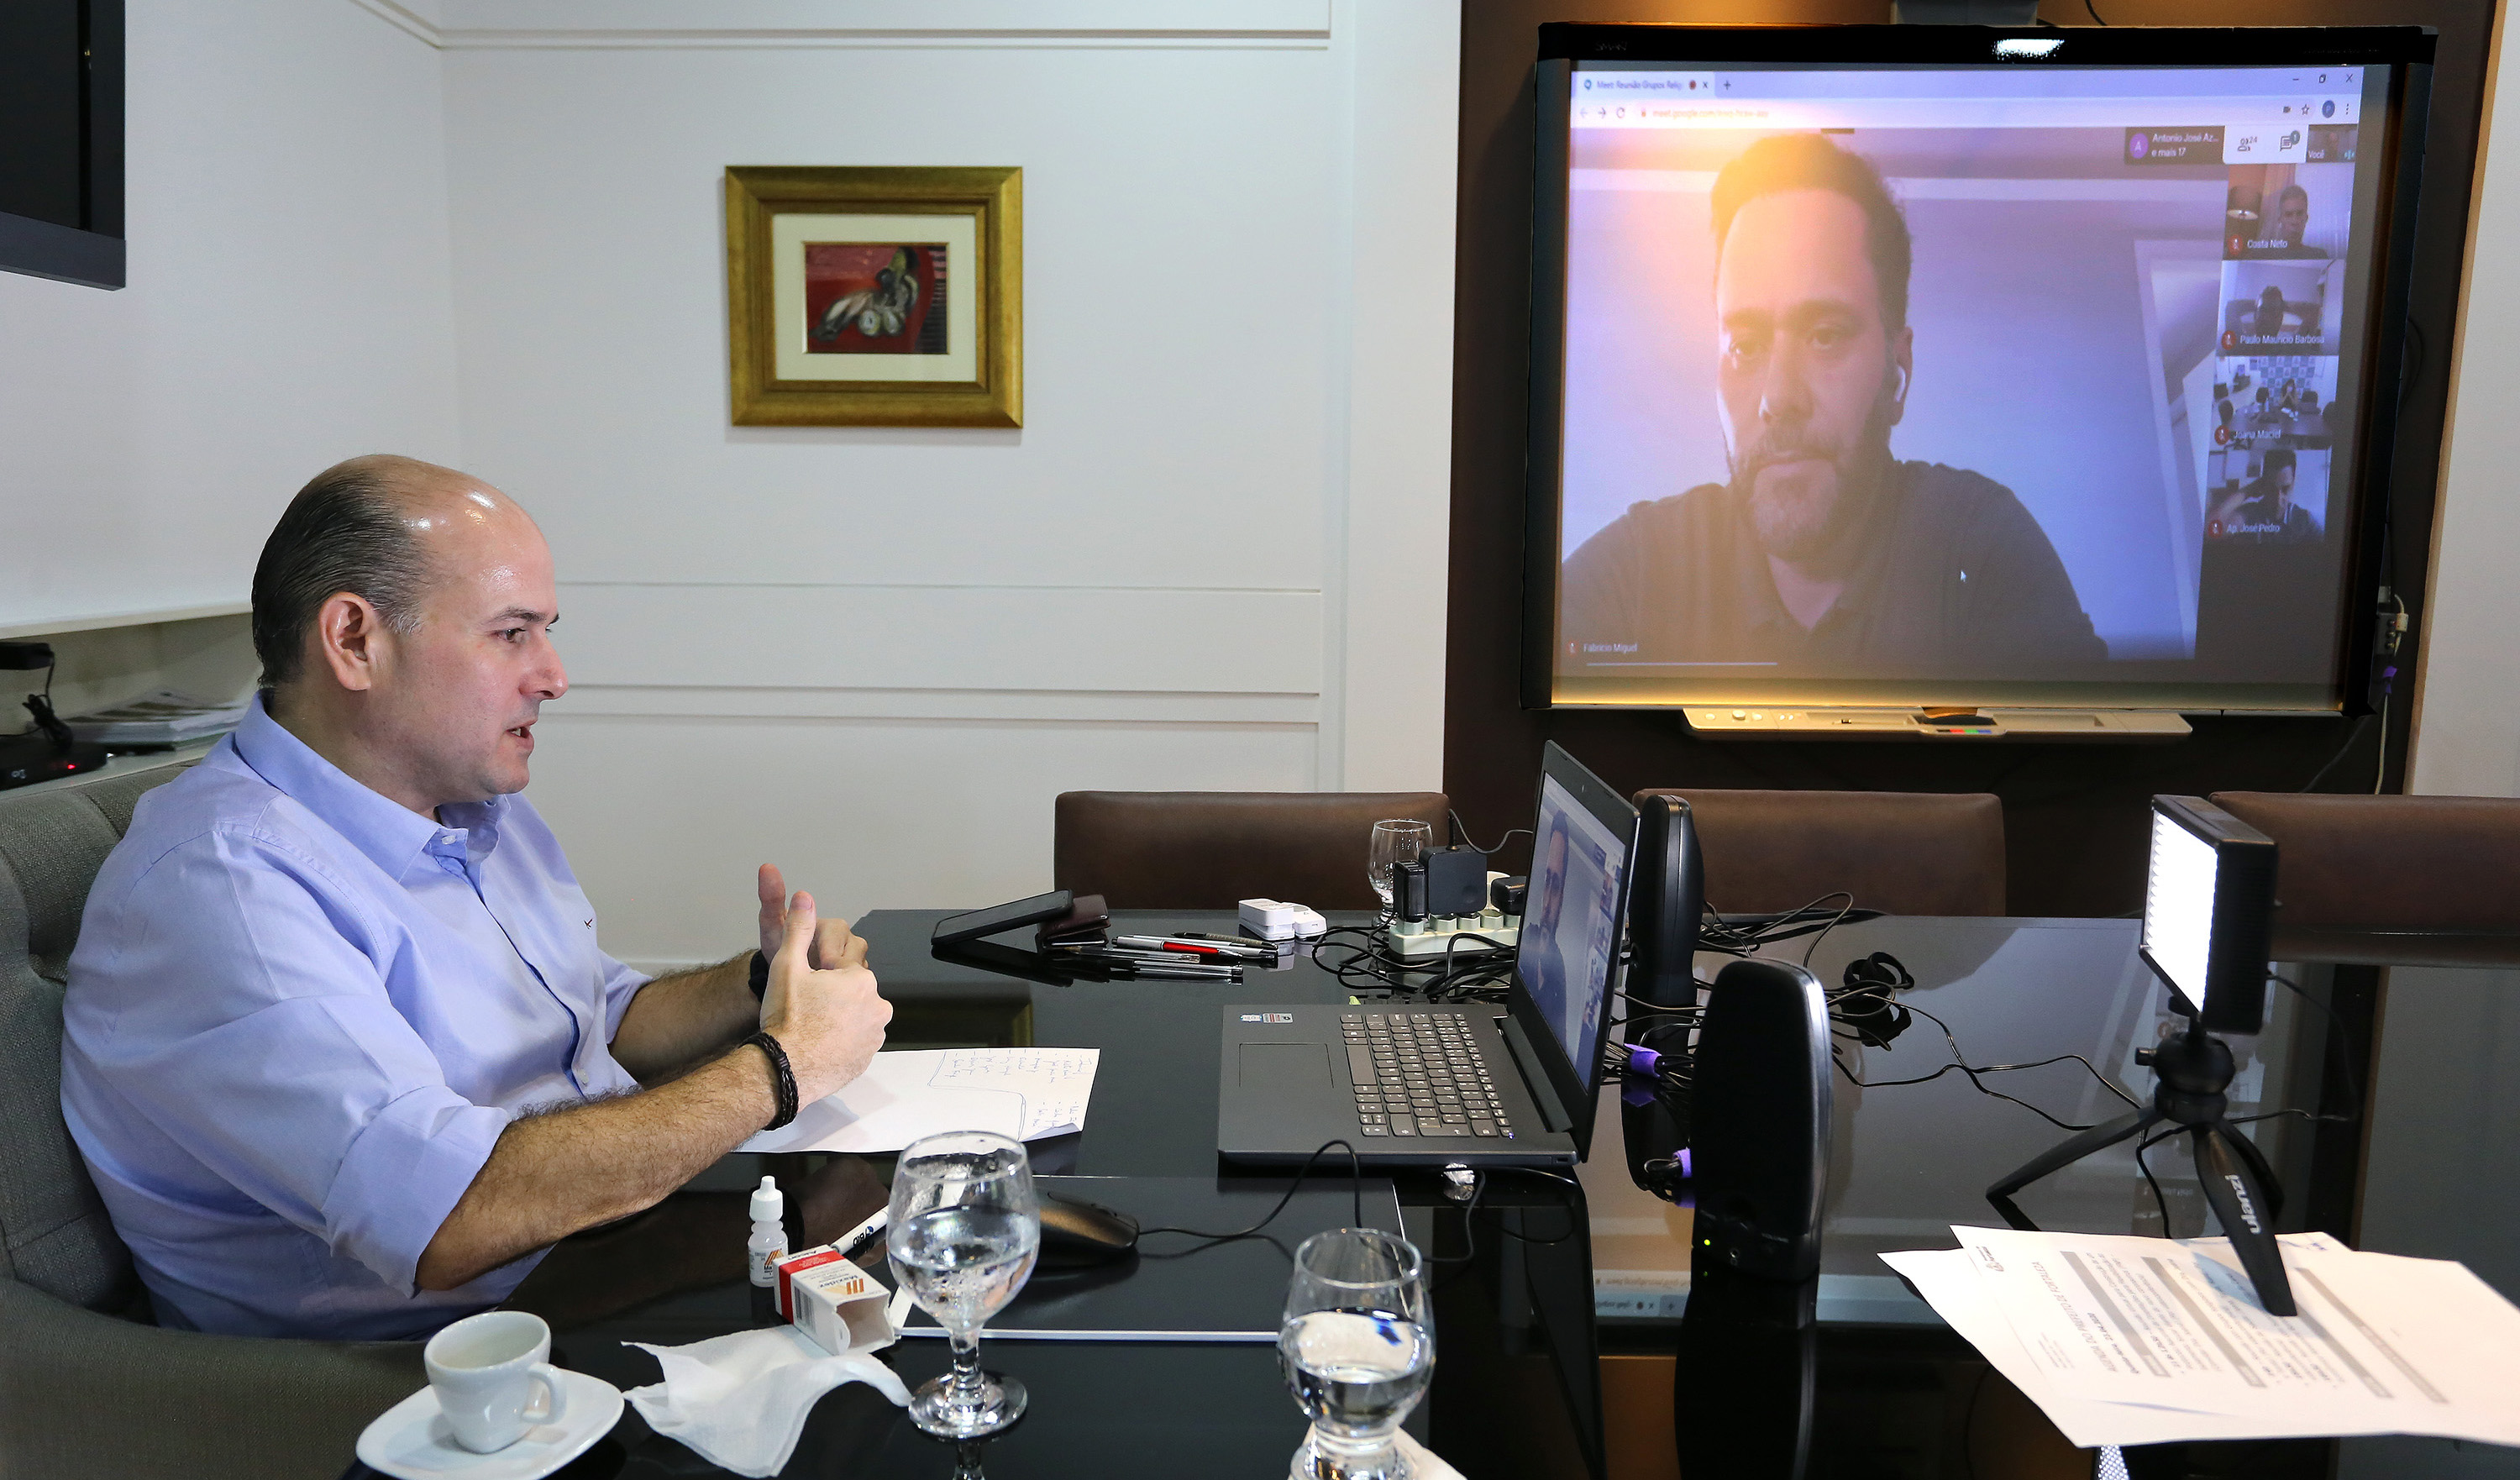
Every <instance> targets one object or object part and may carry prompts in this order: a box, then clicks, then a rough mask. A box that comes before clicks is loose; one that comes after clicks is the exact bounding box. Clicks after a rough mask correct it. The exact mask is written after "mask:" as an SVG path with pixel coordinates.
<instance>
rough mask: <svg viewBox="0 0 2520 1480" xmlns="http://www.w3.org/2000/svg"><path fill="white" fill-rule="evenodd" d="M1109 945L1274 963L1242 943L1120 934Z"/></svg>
mask: <svg viewBox="0 0 2520 1480" xmlns="http://www.w3.org/2000/svg"><path fill="white" fill-rule="evenodd" d="M1112 944H1114V945H1117V946H1122V947H1126V948H1128V949H1131V950H1140V951H1171V952H1175V953H1177V954H1180V955H1184V956H1222V957H1227V958H1229V959H1232V960H1237V961H1256V960H1261V959H1264V958H1265V959H1269V960H1275V959H1276V957H1277V953H1276V952H1275V951H1269V950H1266V949H1264V948H1260V947H1257V946H1255V945H1254V944H1252V943H1250V942H1246V941H1239V940H1226V939H1222V938H1210V937H1193V936H1187V935H1123V936H1120V937H1118V938H1117V939H1115V940H1114V941H1113V942H1112Z"/></svg>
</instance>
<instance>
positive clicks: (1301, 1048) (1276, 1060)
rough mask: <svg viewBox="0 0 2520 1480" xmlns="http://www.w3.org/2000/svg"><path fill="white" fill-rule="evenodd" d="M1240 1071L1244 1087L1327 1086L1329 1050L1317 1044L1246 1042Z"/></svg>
mask: <svg viewBox="0 0 2520 1480" xmlns="http://www.w3.org/2000/svg"><path fill="white" fill-rule="evenodd" d="M1240 1069H1241V1082H1242V1083H1243V1084H1266V1085H1305V1084H1319V1085H1327V1084H1328V1083H1329V1082H1330V1051H1329V1049H1328V1046H1326V1045H1323V1044H1318V1043H1246V1044H1244V1045H1242V1059H1241V1064H1240Z"/></svg>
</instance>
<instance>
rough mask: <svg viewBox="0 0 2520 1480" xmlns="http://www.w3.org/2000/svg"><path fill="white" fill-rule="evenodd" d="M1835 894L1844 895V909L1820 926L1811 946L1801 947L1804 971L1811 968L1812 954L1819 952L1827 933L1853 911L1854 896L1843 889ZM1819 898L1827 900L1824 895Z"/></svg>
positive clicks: (1826, 896)
mask: <svg viewBox="0 0 2520 1480" xmlns="http://www.w3.org/2000/svg"><path fill="white" fill-rule="evenodd" d="M1837 892H1838V893H1840V894H1845V895H1846V904H1845V905H1844V907H1842V908H1841V909H1839V911H1838V912H1837V915H1836V917H1835V918H1834V919H1831V920H1829V922H1828V923H1827V924H1824V925H1823V926H1821V927H1820V933H1819V934H1817V935H1814V936H1813V937H1812V938H1811V944H1810V945H1807V946H1805V947H1803V966H1804V968H1805V969H1806V970H1808V969H1809V968H1810V966H1811V964H1812V953H1813V952H1814V951H1817V950H1819V949H1820V943H1821V942H1822V941H1824V940H1826V939H1828V932H1829V931H1831V930H1834V929H1836V928H1837V927H1838V924H1839V922H1840V921H1842V920H1844V919H1846V917H1847V916H1848V915H1849V914H1851V913H1852V912H1853V911H1854V909H1855V896H1854V895H1853V894H1850V893H1848V892H1847V891H1846V890H1844V889H1840V890H1838V891H1837ZM1821 897H1822V898H1823V899H1826V898H1829V896H1828V895H1825V894H1823V895H1822V896H1821Z"/></svg>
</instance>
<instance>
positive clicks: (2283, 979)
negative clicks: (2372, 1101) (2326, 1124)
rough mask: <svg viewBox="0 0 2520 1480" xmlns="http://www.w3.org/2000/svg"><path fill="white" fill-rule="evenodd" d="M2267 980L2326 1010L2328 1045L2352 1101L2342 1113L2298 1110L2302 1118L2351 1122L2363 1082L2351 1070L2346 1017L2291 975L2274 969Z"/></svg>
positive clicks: (2359, 1103) (2359, 1105) (2360, 1102)
mask: <svg viewBox="0 0 2520 1480" xmlns="http://www.w3.org/2000/svg"><path fill="white" fill-rule="evenodd" d="M2267 980H2269V981H2272V982H2280V983H2281V984H2283V985H2284V986H2287V987H2290V988H2291V989H2292V995H2293V996H2295V997H2298V998H2300V999H2301V1000H2302V1001H2304V1002H2306V1003H2308V1004H2310V1005H2311V1006H2312V1007H2314V1008H2317V1009H2318V1010H2320V1011H2321V1012H2324V1013H2326V1014H2327V1029H2328V1032H2327V1047H2328V1049H2329V1050H2330V1051H2331V1052H2332V1053H2333V1054H2334V1055H2335V1058H2336V1072H2337V1075H2338V1076H2339V1077H2340V1078H2342V1079H2343V1080H2344V1081H2345V1098H2346V1099H2350V1100H2352V1101H2353V1103H2354V1109H2353V1110H2352V1111H2350V1112H2348V1113H2346V1114H2343V1115H2324V1114H2315V1113H2313V1112H2311V1111H2308V1110H2304V1111H2302V1112H2301V1115H2302V1118H2303V1119H2305V1120H2325V1121H2333V1122H2335V1123H2337V1124H2340V1125H2352V1124H2353V1123H2354V1119H2355V1116H2356V1115H2359V1114H2361V1113H2362V1107H2363V1083H2362V1080H2361V1079H2360V1078H2359V1077H2358V1076H2357V1075H2356V1074H2355V1072H2354V1044H2353V1040H2352V1039H2351V1038H2350V1037H2349V1036H2348V1035H2347V1034H2346V1031H2345V1019H2343V1018H2341V1017H2339V1016H2337V1015H2336V1009H2334V1008H2331V1007H2329V1006H2328V1005H2327V1004H2325V1003H2323V1002H2320V1001H2319V1000H2318V998H2316V997H2313V996H2311V995H2310V994H2309V993H2308V992H2305V991H2303V990H2302V987H2301V983H2299V982H2297V981H2295V980H2293V979H2292V978H2291V977H2289V976H2284V975H2280V974H2278V973H2276V972H2273V971H2269V972H2268V973H2267ZM2273 1113H2274V1114H2283V1113H2285V1112H2284V1111H2280V1110H2278V1111H2275V1112H2273ZM2249 1118H2250V1119H2252V1120H2258V1119H2267V1118H2272V1117H2268V1116H2255V1115H2253V1116H2251V1117H2249Z"/></svg>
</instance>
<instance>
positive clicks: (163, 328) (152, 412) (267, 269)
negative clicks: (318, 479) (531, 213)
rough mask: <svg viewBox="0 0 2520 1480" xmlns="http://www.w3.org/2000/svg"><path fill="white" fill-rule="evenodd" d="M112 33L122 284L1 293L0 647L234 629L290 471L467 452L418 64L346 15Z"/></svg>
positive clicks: (322, 10)
mask: <svg viewBox="0 0 2520 1480" xmlns="http://www.w3.org/2000/svg"><path fill="white" fill-rule="evenodd" d="M125 23H126V29H127V33H128V47H129V59H128V70H127V73H126V77H127V91H128V94H129V103H128V107H127V109H126V124H125V127H126V130H127V144H126V154H127V157H128V160H129V164H128V169H127V175H126V181H125V193H126V202H127V204H126V215H127V220H128V233H129V242H130V275H129V282H130V286H129V287H127V288H124V289H122V290H120V291H118V292H104V291H101V290H98V289H94V288H80V287H73V286H71V285H68V284H65V283H54V282H49V281H45V280H42V279H37V278H29V277H22V276H19V275H16V274H7V273H0V448H5V449H6V456H5V458H0V505H5V507H6V510H7V513H8V521H7V525H6V528H5V530H0V629H10V628H15V629H19V630H25V629H27V628H31V627H43V628H68V627H74V626H79V625H83V624H91V623H94V624H98V625H102V623H101V622H99V621H98V619H99V618H104V617H109V616H121V615H128V614H130V613H135V612H168V611H183V610H199V609H201V608H205V607H208V608H222V607H224V608H227V609H242V608H241V604H242V603H243V602H244V601H245V598H246V593H247V588H248V583H249V582H250V580H251V577H252V572H253V561H254V557H255V556H256V555H257V554H258V553H259V552H260V550H261V548H262V541H263V537H264V536H265V535H266V534H267V533H269V531H270V528H271V522H272V520H273V518H274V517H276V516H278V514H279V511H280V509H281V507H282V506H283V505H284V504H286V503H287V502H288V499H289V496H290V495H291V494H292V493H294V492H295V491H296V490H297V488H298V486H299V485H300V484H302V483H303V482H305V481H306V479H307V477H308V476H309V475H311V474H313V473H314V472H316V471H319V470H320V469H322V468H324V467H325V466H327V465H328V464H331V463H333V462H335V461H337V459H339V458H342V457H345V456H348V455H350V454H352V453H358V452H365V451H372V450H375V449H379V448H388V447H389V448H394V449H398V450H402V451H407V452H412V453H416V454H418V455H420V456H423V457H428V458H437V459H446V460H453V459H455V458H456V457H458V456H459V452H460V449H459V445H458V443H457V440H456V422H455V418H456V412H455V341H454V323H453V306H452V298H451V288H450V283H449V277H448V260H447V242H446V178H445V173H446V172H445V154H444V148H443V136H444V133H443V122H442V118H441V110H442V106H443V103H442V92H441V88H440V81H439V59H438V54H437V53H436V52H435V51H433V50H432V49H431V48H430V47H429V46H427V44H426V43H424V42H422V41H421V40H419V39H417V38H415V37H414V36H412V35H411V34H409V33H408V32H407V31H404V30H400V29H397V28H395V27H394V26H393V25H390V24H388V23H386V22H384V21H382V20H381V19H379V18H378V17H377V16H375V15H373V14H371V13H369V12H366V11H363V10H360V9H359V8H357V7H355V6H353V5H350V4H347V3H344V0H222V3H220V4H218V5H203V4H199V3H196V0H129V3H128V6H127V10H126V22H125ZM65 677H67V675H65ZM15 728H17V727H16V725H15V723H14V722H12V721H10V720H0V729H15Z"/></svg>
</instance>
